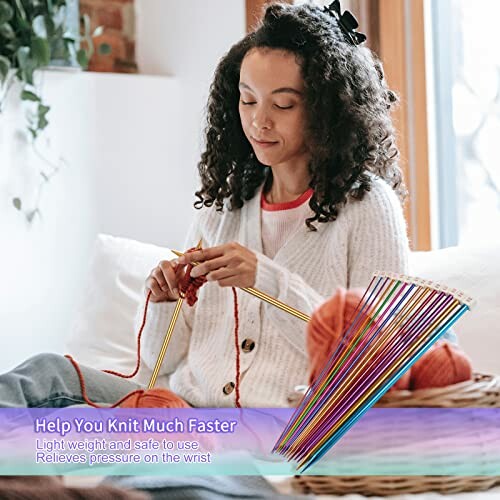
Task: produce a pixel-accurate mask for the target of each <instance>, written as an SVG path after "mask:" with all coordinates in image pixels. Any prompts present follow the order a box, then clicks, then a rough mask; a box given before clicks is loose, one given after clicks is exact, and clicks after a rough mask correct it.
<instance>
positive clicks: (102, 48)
mask: <svg viewBox="0 0 500 500" xmlns="http://www.w3.org/2000/svg"><path fill="white" fill-rule="evenodd" d="M98 52H99V54H101V55H103V56H107V55H108V54H111V45H109V43H101V44H100V45H99V49H98Z"/></svg>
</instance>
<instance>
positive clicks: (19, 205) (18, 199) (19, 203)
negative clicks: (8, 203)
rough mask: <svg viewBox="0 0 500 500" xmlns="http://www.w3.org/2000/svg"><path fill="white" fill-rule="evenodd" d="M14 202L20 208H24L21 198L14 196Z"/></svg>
mask: <svg viewBox="0 0 500 500" xmlns="http://www.w3.org/2000/svg"><path fill="white" fill-rule="evenodd" d="M12 204H13V205H14V206H15V207H16V208H17V209H18V210H21V208H22V203H21V199H20V198H13V199H12Z"/></svg>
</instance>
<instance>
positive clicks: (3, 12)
mask: <svg viewBox="0 0 500 500" xmlns="http://www.w3.org/2000/svg"><path fill="white" fill-rule="evenodd" d="M13 17H14V10H13V9H12V7H11V6H10V5H9V4H8V3H7V2H5V1H4V0H2V1H1V2H0V24H3V23H6V22H8V21H10V20H11V19H12V18H13Z"/></svg>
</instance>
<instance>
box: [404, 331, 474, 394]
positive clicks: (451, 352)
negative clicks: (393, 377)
mask: <svg viewBox="0 0 500 500" xmlns="http://www.w3.org/2000/svg"><path fill="white" fill-rule="evenodd" d="M471 378H472V363H471V361H470V359H469V358H468V357H467V355H466V354H465V353H464V352H463V351H461V350H460V349H458V348H457V347H455V346H453V345H452V344H450V343H449V342H448V341H447V340H440V341H438V342H437V343H436V344H435V345H434V346H432V347H431V348H430V349H429V350H428V351H427V352H426V353H425V354H424V355H423V356H422V357H421V358H420V359H419V360H418V361H417V362H416V363H415V364H414V365H413V366H412V368H411V382H410V387H411V389H429V388H431V387H445V386H447V385H452V384H458V383H459V382H464V381H466V380H470V379H471Z"/></svg>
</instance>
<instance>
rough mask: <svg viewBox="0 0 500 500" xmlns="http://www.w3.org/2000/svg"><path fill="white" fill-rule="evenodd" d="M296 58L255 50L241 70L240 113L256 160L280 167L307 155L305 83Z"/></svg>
mask: <svg viewBox="0 0 500 500" xmlns="http://www.w3.org/2000/svg"><path fill="white" fill-rule="evenodd" d="M300 73H301V72H300V66H299V65H298V64H297V62H296V60H295V55H294V54H292V53H290V52H286V51H281V50H275V49H252V50H250V51H249V52H248V53H247V54H246V56H245V57H244V59H243V61H242V64H241V70H240V83H239V89H240V102H239V112H240V118H241V124H242V127H243V131H244V133H245V135H246V137H247V139H248V140H249V141H250V144H251V145H252V147H253V150H254V152H255V155H256V156H257V159H258V160H259V161H260V162H261V163H262V164H264V165H269V166H273V167H274V166H278V165H280V164H284V163H290V162H294V161H297V160H300V159H303V158H306V156H307V148H306V145H305V141H304V127H305V111H304V82H303V80H302V76H301V74H300Z"/></svg>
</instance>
